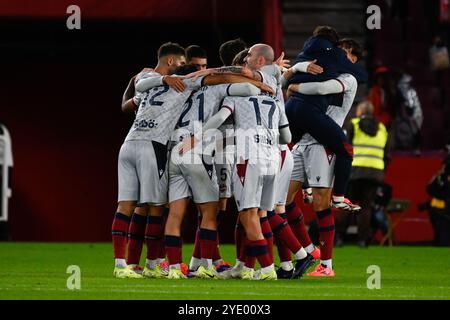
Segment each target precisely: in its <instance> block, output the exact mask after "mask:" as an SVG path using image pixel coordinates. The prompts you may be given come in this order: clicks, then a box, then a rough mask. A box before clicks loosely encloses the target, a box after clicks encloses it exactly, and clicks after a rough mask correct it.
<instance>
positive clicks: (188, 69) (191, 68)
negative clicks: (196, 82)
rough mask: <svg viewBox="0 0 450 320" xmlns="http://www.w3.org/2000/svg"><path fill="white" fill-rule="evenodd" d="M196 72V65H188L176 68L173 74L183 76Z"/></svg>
mask: <svg viewBox="0 0 450 320" xmlns="http://www.w3.org/2000/svg"><path fill="white" fill-rule="evenodd" d="M198 70H199V69H198V67H197V66H196V65H194V64H190V63H188V64H183V65H181V66H179V67H177V68H176V69H175V72H174V74H176V75H177V76H185V75H187V74H189V73H192V72H196V71H198Z"/></svg>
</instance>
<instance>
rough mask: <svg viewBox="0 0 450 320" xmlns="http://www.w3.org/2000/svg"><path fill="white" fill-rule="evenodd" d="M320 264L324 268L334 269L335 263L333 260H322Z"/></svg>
mask: <svg viewBox="0 0 450 320" xmlns="http://www.w3.org/2000/svg"><path fill="white" fill-rule="evenodd" d="M320 263H321V264H323V265H324V266H327V268H330V269H333V263H332V262H331V259H328V260H320Z"/></svg>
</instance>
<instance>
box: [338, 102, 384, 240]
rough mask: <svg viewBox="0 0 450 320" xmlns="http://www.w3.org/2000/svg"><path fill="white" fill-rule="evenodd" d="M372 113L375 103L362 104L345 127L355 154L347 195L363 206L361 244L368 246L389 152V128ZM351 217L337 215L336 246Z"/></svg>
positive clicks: (360, 229)
mask: <svg viewBox="0 0 450 320" xmlns="http://www.w3.org/2000/svg"><path fill="white" fill-rule="evenodd" d="M373 112H374V106H373V105H372V104H371V103H370V102H369V101H365V102H362V103H360V104H359V105H358V106H357V108H356V118H354V119H352V120H351V122H350V123H349V124H348V125H347V126H346V130H347V136H348V139H349V141H351V143H352V144H353V154H354V156H353V167H352V173H351V176H350V183H349V190H348V194H349V196H350V197H351V198H352V199H354V200H355V201H356V202H358V203H359V204H360V205H361V207H362V209H361V213H359V214H357V215H356V222H357V225H358V245H359V246H360V247H367V245H368V242H369V240H370V238H371V230H370V225H371V218H372V207H373V205H374V201H375V198H376V192H377V188H378V186H379V185H380V184H382V183H383V182H384V170H385V167H386V163H387V159H388V155H389V153H388V152H387V151H388V150H387V148H388V133H387V130H386V127H385V126H384V125H383V124H382V123H381V122H380V121H378V120H377V119H376V118H375V117H374V115H373ZM352 217H353V215H350V214H347V215H340V216H339V218H338V217H336V231H337V232H336V242H335V243H336V245H341V244H342V241H343V240H342V239H343V235H344V234H345V231H346V230H347V227H348V225H349V224H350V222H351V221H350V220H351V219H352Z"/></svg>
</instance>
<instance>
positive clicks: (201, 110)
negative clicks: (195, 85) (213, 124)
mask: <svg viewBox="0 0 450 320" xmlns="http://www.w3.org/2000/svg"><path fill="white" fill-rule="evenodd" d="M196 100H198V121H201V122H203V120H204V108H205V107H204V106H205V95H204V94H203V93H202V94H199V95H198V96H197V99H196ZM186 103H187V107H186V109H184V110H183V112H182V113H181V116H180V120H179V121H178V127H180V128H182V127H187V126H188V125H189V123H190V122H191V121H190V120H187V121H183V119H184V117H185V116H186V114H187V113H188V112H189V111H190V110H191V108H192V104H193V101H192V98H189V99H188V101H187V102H186Z"/></svg>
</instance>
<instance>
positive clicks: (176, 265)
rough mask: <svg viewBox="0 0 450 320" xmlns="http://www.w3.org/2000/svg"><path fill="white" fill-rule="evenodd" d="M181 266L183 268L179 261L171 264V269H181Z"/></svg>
mask: <svg viewBox="0 0 450 320" xmlns="http://www.w3.org/2000/svg"><path fill="white" fill-rule="evenodd" d="M180 268H181V266H180V264H179V263H177V264H171V265H170V266H169V269H178V270H180Z"/></svg>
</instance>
